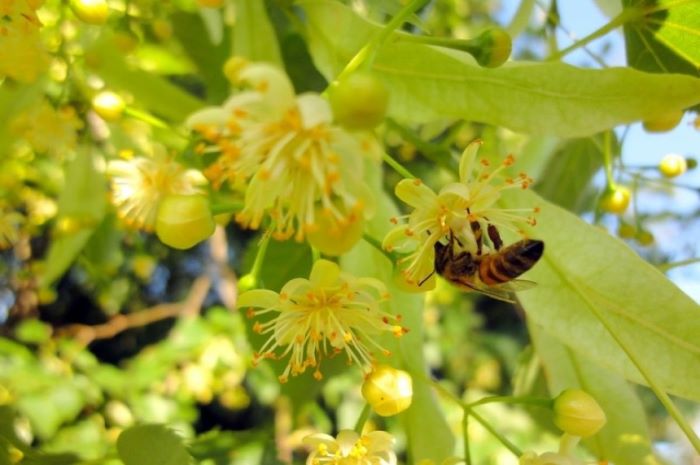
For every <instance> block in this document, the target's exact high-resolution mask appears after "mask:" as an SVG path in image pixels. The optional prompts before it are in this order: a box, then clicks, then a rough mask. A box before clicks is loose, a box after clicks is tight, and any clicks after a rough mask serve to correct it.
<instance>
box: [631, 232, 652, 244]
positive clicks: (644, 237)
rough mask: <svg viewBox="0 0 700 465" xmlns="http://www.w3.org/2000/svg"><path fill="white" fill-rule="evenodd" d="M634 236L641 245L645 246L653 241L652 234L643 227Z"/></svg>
mask: <svg viewBox="0 0 700 465" xmlns="http://www.w3.org/2000/svg"><path fill="white" fill-rule="evenodd" d="M634 238H635V239H636V240H637V242H639V245H643V246H645V247H648V246H650V245H651V244H653V243H654V235H653V234H652V233H651V232H650V231H647V230H645V229H642V230H640V231H637V235H636V236H635V237H634Z"/></svg>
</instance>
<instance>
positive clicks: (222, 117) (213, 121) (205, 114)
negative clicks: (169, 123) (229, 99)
mask: <svg viewBox="0 0 700 465" xmlns="http://www.w3.org/2000/svg"><path fill="white" fill-rule="evenodd" d="M228 116H229V113H228V112H227V111H226V110H224V109H223V108H219V107H208V108H204V109H202V110H199V111H197V112H194V113H192V114H191V115H190V116H189V117H188V118H187V120H186V121H185V126H187V127H188V128H196V127H197V126H200V125H206V126H223V125H224V124H226V119H227V118H228Z"/></svg>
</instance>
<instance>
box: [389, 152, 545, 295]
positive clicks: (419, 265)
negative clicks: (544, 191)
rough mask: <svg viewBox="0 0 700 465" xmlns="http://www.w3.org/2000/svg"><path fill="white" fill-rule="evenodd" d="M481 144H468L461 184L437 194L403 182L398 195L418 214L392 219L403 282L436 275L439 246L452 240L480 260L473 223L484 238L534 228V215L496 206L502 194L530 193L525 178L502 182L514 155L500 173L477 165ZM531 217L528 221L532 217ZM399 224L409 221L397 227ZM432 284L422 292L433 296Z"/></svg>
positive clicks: (483, 164) (484, 247)
mask: <svg viewBox="0 0 700 465" xmlns="http://www.w3.org/2000/svg"><path fill="white" fill-rule="evenodd" d="M481 143H482V142H481V141H480V140H476V141H474V142H472V143H471V144H469V145H468V146H467V148H466V149H465V150H464V153H463V154H462V158H461V161H460V164H459V182H454V183H450V184H448V185H446V186H445V187H443V188H442V189H441V190H440V192H439V193H438V194H436V193H435V192H433V190H432V189H430V188H429V187H428V186H426V185H424V184H423V183H422V182H421V181H420V180H419V179H404V180H402V181H400V182H399V183H398V184H397V186H396V190H395V192H396V195H397V196H398V197H399V198H400V199H401V200H403V201H404V202H406V203H407V204H408V205H410V206H411V207H413V208H414V210H413V211H412V212H411V213H410V214H409V215H406V216H403V217H400V218H394V219H392V222H393V223H394V224H397V226H396V227H395V228H393V229H392V230H391V231H389V233H388V234H387V235H386V237H385V238H384V243H383V246H384V248H385V249H386V250H388V251H397V252H407V253H408V255H406V256H405V257H403V258H401V259H400V260H399V265H400V267H401V269H402V271H401V272H402V274H403V277H404V279H405V281H406V282H407V283H408V284H410V285H413V286H415V285H419V286H420V285H421V284H422V283H423V281H424V280H426V279H427V278H428V277H429V276H431V274H432V273H433V271H434V261H435V243H436V242H438V241H444V240H445V239H449V236H450V234H453V235H454V237H455V239H457V241H458V244H460V246H461V247H462V249H463V250H466V251H469V252H471V253H472V254H476V253H477V252H478V251H479V244H478V241H477V238H476V237H475V235H474V233H473V230H472V227H471V226H470V225H471V224H472V223H478V224H479V226H480V228H481V231H482V232H483V236H484V238H485V237H486V236H487V234H486V231H487V230H488V225H493V226H495V227H496V228H497V229H499V230H510V231H514V232H516V233H519V234H521V235H523V233H522V230H521V229H520V227H519V226H518V225H522V224H526V223H527V224H531V225H534V224H535V219H534V217H533V216H532V214H533V213H535V212H536V211H537V209H536V208H533V209H504V208H500V207H498V206H497V202H498V200H499V199H500V198H501V193H502V192H503V191H505V190H507V189H526V188H527V187H529V186H530V184H531V183H532V179H530V178H529V177H528V176H527V175H526V174H524V173H521V174H520V175H518V177H516V178H503V177H502V176H500V174H501V171H502V170H504V169H505V168H507V167H509V166H511V165H512V164H513V163H514V162H515V159H514V158H513V156H512V155H509V156H508V157H506V159H505V160H504V161H503V162H502V163H501V164H500V165H499V166H497V167H495V168H492V167H491V163H490V162H489V161H488V160H485V159H484V160H480V161H479V162H477V160H476V155H477V151H478V149H479V147H480V146H481ZM528 215H530V216H528ZM399 220H407V221H406V222H405V223H403V224H399ZM481 247H482V248H481V252H482V253H484V252H488V251H489V250H490V247H489V244H488V243H483V242H482V244H481ZM433 286H434V280H431V281H430V282H428V283H427V285H426V286H425V287H422V288H421V289H425V290H429V289H430V288H432V287H433Z"/></svg>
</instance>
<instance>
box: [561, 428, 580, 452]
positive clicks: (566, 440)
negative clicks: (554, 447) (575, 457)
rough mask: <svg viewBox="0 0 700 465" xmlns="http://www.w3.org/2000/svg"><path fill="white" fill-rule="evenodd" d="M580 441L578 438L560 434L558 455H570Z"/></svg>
mask: <svg viewBox="0 0 700 465" xmlns="http://www.w3.org/2000/svg"><path fill="white" fill-rule="evenodd" d="M580 441H581V437H580V436H573V435H571V434H569V433H564V434H562V435H561V439H560V440H559V453H560V454H561V455H567V456H568V455H571V453H572V452H573V450H574V448H575V447H576V446H577V445H578V443H579V442H580Z"/></svg>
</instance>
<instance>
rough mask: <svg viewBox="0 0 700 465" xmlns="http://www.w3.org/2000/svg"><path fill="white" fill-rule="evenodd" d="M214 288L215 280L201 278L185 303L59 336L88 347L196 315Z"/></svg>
mask: <svg viewBox="0 0 700 465" xmlns="http://www.w3.org/2000/svg"><path fill="white" fill-rule="evenodd" d="M210 287H211V280H210V279H209V278H208V277H206V276H200V277H198V278H197V279H195V280H194V282H193V283H192V287H191V288H190V291H189V293H188V294H187V297H185V299H184V300H183V301H181V302H176V303H167V304H159V305H155V306H153V307H150V308H147V309H145V310H141V311H140V312H136V313H130V314H128V315H117V316H115V317H113V318H112V319H110V320H109V321H107V322H106V323H102V324H99V325H94V326H91V325H83V324H72V325H66V326H63V327H61V328H58V330H57V331H56V336H63V337H72V338H75V339H77V340H78V342H80V343H81V344H84V345H88V344H90V343H92V342H94V341H97V340H100V339H110V338H113V337H114V336H116V335H117V334H119V333H121V332H122V331H126V330H127V329H131V328H138V327H141V326H146V325H149V324H151V323H155V322H156V321H161V320H165V319H167V318H173V317H177V316H180V315H188V316H193V315H196V314H197V313H198V312H199V310H200V308H201V307H202V303H203V302H204V299H205V298H206V296H207V293H208V292H209V288H210Z"/></svg>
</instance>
